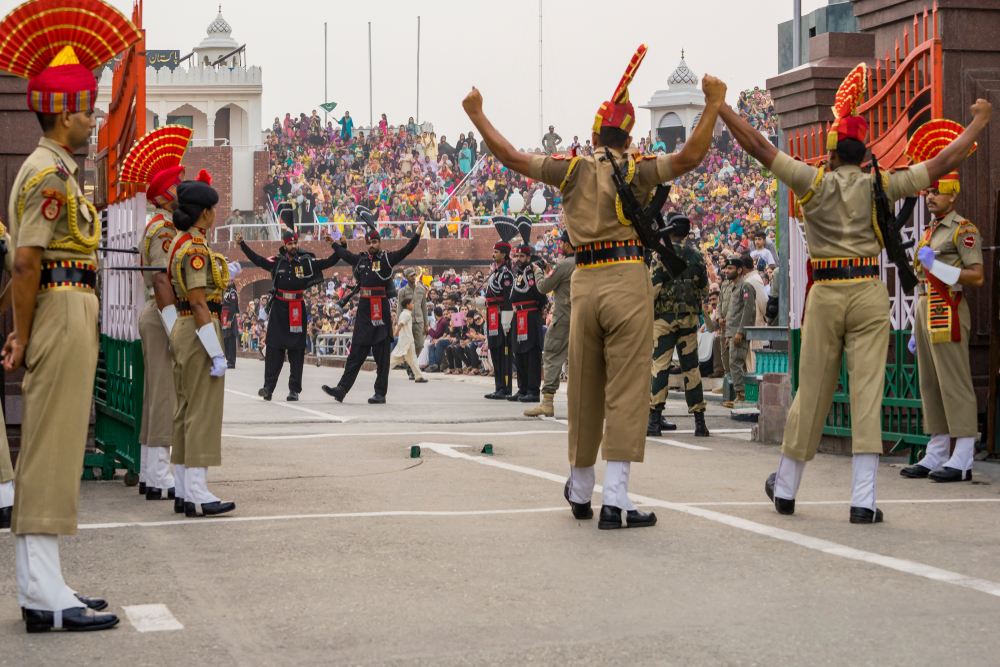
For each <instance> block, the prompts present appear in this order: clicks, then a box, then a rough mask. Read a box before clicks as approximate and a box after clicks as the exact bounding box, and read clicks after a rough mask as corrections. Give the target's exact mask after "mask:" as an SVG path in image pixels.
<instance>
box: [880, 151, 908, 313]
mask: <svg viewBox="0 0 1000 667" xmlns="http://www.w3.org/2000/svg"><path fill="white" fill-rule="evenodd" d="M872 173H873V174H874V175H875V180H874V187H875V221H876V223H877V224H878V228H879V231H880V232H881V233H882V241H883V242H884V243H885V254H886V255H887V256H888V257H889V261H890V262H892V263H893V264H895V265H896V278H897V279H898V280H899V284H900V286H901V287H902V288H903V292H904V293H906V294H912V293H913V290H914V289H915V288H916V286H917V284H918V282H919V281H918V280H917V276H916V275H915V274H914V273H913V266H912V263H911V260H910V258H909V257H908V256H907V254H906V250H907V249H908V248H912V247H913V244H914V241H903V237H902V235H901V234H900V233H899V230H901V229H902V228H903V225H905V224H906V223H907V221H908V220H909V219H910V216H911V215H913V207H914V206H916V203H917V198H916V197H907V198H906V199H905V200H904V202H903V206H902V208H901V209H900V210H899V215H894V214H893V212H892V202H890V201H889V197H888V195H886V193H885V188H884V187H882V173H881V171H879V168H878V158H876V157H875V154H874V153H872Z"/></svg>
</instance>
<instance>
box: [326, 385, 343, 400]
mask: <svg viewBox="0 0 1000 667" xmlns="http://www.w3.org/2000/svg"><path fill="white" fill-rule="evenodd" d="M323 391H324V392H326V394H327V395H328V396H333V397H334V398H335V399H337V402H338V403H343V402H344V398H345V397H346V396H347V392H346V391H344V390H343V389H341V388H340V386H339V385H335V386H333V387H328V386H327V385H323Z"/></svg>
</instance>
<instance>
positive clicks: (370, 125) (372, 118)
mask: <svg viewBox="0 0 1000 667" xmlns="http://www.w3.org/2000/svg"><path fill="white" fill-rule="evenodd" d="M373 127H375V116H374V114H373V113H372V22H371V21H369V22H368V133H369V134H371V132H372V128H373Z"/></svg>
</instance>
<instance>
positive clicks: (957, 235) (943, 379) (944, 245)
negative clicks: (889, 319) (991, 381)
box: [913, 210, 983, 470]
mask: <svg viewBox="0 0 1000 667" xmlns="http://www.w3.org/2000/svg"><path fill="white" fill-rule="evenodd" d="M923 246H929V247H930V248H931V250H933V251H934V255H935V259H934V262H935V263H937V262H944V263H945V264H950V265H951V266H957V267H959V268H963V269H967V268H969V267H971V266H975V265H977V264H980V265H981V264H982V263H983V245H982V239H981V238H980V236H979V230H978V229H976V227H975V225H973V224H972V223H971V222H969V221H968V220H966V219H965V218H963V217H962V216H960V215H958V214H957V213H956V212H955V211H954V210H952V211H949V212H948V213H947V214H946V215H945V216H944V217H943V218H941V219H940V220H935V221H934V223H933V224H932V225H931V226H930V227H929V228H928V229H927V232H926V233H925V235H924V237H923V239H921V241H920V244H919V245H918V246H917V248H918V249H919V248H921V247H923ZM914 268H916V270H917V277H918V278H920V279H921V281H923V282H922V284H921V286H920V287H921V289H920V301H919V302H918V303H917V314H916V318H915V321H914V325H913V329H914V333H915V337H916V339H917V364H918V366H919V368H920V400H921V403H922V404H923V409H924V432H925V433H932V434H936V433H947V434H948V435H950V436H951V437H952V438H966V437H968V438H974V437H975V436H976V431H977V428H976V426H977V419H976V394H975V392H973V390H972V370H971V368H970V366H969V327H970V326H971V322H970V316H969V304H968V302H967V301H966V300H965V299H964V298H962V296H963V292H962V286H961V285H952V286H951V287H950V288H948V287H947V286H945V288H946V289H948V290H949V293H948V294H947V295H944V296H945V297H947V300H945V299H942V298H940V297H938V296H937V295H936V294H931V292H933V291H934V290H933V288H932V287H931V284H930V283H929V282H928V279H927V276H926V275H925V273H924V269H923V267H922V266H921V265H920V262H919V261H917V262H915V264H914ZM931 300H934V306H933V307H932V308H930V311H931V313H930V315H932V316H934V318H933V320H932V319H930V318H929V317H928V303H929V301H931ZM956 300H957V301H958V303H957V304H956V305H955V306H952V305H950V304H949V303H948V301H951V302H952V303H954V302H955V301H956ZM955 311H957V312H955ZM956 315H957V317H956ZM933 469H934V468H932V470H933Z"/></svg>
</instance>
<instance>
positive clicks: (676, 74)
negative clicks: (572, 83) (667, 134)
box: [219, 14, 698, 86]
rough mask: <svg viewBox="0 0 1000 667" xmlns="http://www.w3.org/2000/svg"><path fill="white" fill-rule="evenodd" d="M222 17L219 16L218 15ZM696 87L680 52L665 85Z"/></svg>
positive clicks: (694, 76) (691, 73)
mask: <svg viewBox="0 0 1000 667" xmlns="http://www.w3.org/2000/svg"><path fill="white" fill-rule="evenodd" d="M219 16H220V17H221V16H222V15H221V14H220V15H219ZM678 84H680V85H691V86H697V85H698V75H697V74H695V73H694V72H692V71H691V70H690V69H688V66H687V63H686V62H684V51H683V49H682V50H681V63H680V64H679V65H678V66H677V69H675V70H674V71H673V73H672V74H671V75H670V78H669V79H667V85H669V86H675V85H678Z"/></svg>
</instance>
